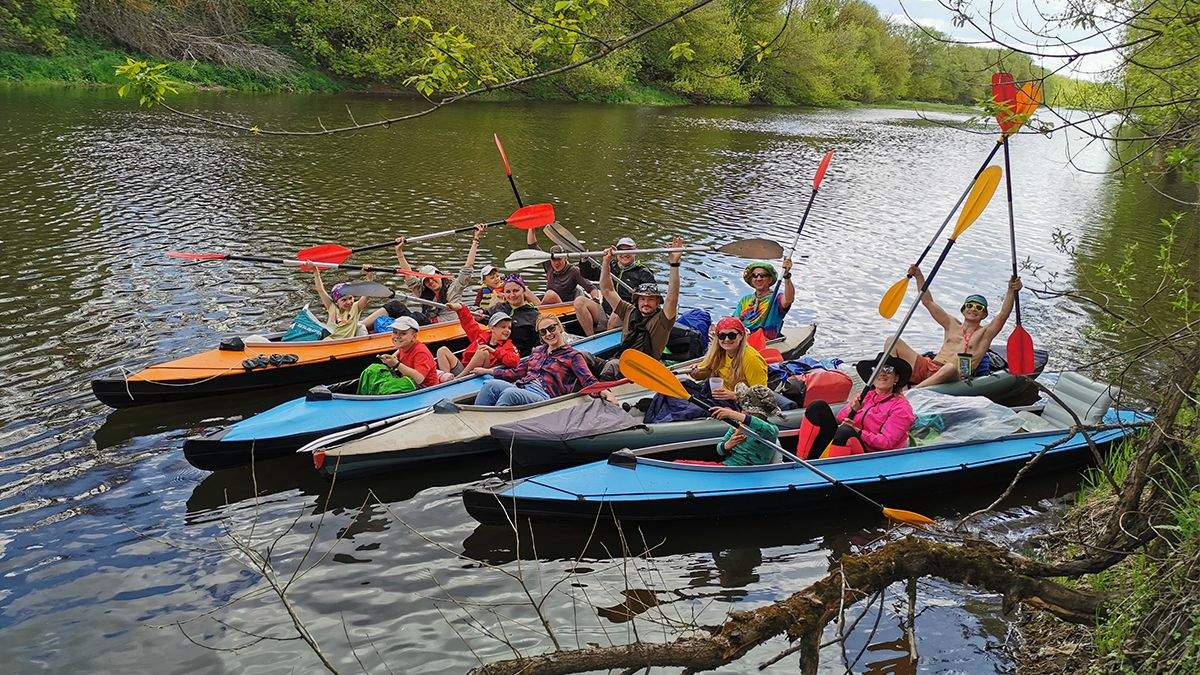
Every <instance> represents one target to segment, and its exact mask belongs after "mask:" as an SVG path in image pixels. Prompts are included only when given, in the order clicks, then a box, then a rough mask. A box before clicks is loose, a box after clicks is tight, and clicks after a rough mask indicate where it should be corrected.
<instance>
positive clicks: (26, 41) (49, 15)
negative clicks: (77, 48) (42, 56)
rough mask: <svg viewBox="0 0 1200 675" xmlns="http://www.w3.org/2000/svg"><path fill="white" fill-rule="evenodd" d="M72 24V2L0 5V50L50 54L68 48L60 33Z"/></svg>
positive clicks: (29, 0) (18, 0)
mask: <svg viewBox="0 0 1200 675" xmlns="http://www.w3.org/2000/svg"><path fill="white" fill-rule="evenodd" d="M74 22H75V0H3V1H0V49H19V50H22V51H33V52H44V53H48V54H53V53H55V52H58V51H60V50H62V48H63V47H65V46H66V44H67V36H66V35H65V34H64V33H63V29H64V28H66V27H69V26H70V25H72V24H73V23H74Z"/></svg>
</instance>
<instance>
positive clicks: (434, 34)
mask: <svg viewBox="0 0 1200 675" xmlns="http://www.w3.org/2000/svg"><path fill="white" fill-rule="evenodd" d="M397 25H400V26H406V27H407V28H408V29H409V30H410V31H413V32H414V33H418V34H421V35H423V37H424V40H425V54H424V56H422V57H421V58H418V59H417V60H416V61H415V62H414V63H413V66H414V67H415V68H416V69H417V71H418V72H417V74H416V75H412V76H410V77H408V78H406V79H405V80H404V84H406V85H411V86H413V87H415V88H416V90H417V91H419V92H421V93H422V94H424V95H425V96H432V95H433V93H434V92H452V93H461V92H464V91H466V90H467V89H470V88H475V87H480V86H482V85H487V84H495V83H496V82H498V81H499V80H498V79H497V78H496V76H495V75H494V74H493V73H492V66H491V64H490V63H489V62H488V61H486V60H483V59H480V58H478V52H477V51H476V48H475V44H474V43H472V42H471V41H470V40H468V39H467V37H466V36H465V35H463V33H462V31H460V30H458V26H451V27H450V28H449V29H447V30H444V31H437V30H433V24H432V23H431V22H430V21H429V19H426V18H424V17H420V16H409V17H404V18H401V19H400V20H399V21H397Z"/></svg>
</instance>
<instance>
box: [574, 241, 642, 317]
mask: <svg viewBox="0 0 1200 675" xmlns="http://www.w3.org/2000/svg"><path fill="white" fill-rule="evenodd" d="M615 248H616V254H615V256H614V257H613V260H612V262H610V263H608V264H607V265H605V267H607V268H608V269H609V270H610V271H611V272H612V275H613V279H614V281H613V283H614V284H615V285H616V287H617V295H619V296H621V299H622V300H624V301H625V302H628V303H632V302H633V289H635V288H637V287H638V286H641V285H642V284H657V283H658V279H656V278H655V277H654V272H652V271H650V269H649V268H648V267H646V266H645V265H643V264H642V263H640V262H638V259H637V254H636V253H621V251H629V250H632V249H635V248H637V244H636V243H635V242H634V241H633V239H631V238H629V237H621V238H620V239H618V240H617V245H616V247H615ZM596 269H597V272H598V274H597V275H596V278H595V279H593V281H599V280H600V274H603V270H601V269H600V268H599V267H597V268H596ZM588 278H589V279H591V277H588ZM602 309H603V310H604V311H605V312H606V313H607V314H608V329H609V330H612V329H614V328H620V327H621V317H619V316H617V315H616V313H614V312H613V306H612V305H610V304H609V303H608V301H607V300H606V301H605V302H604V305H603V307H602Z"/></svg>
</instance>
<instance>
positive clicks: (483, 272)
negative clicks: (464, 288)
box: [479, 265, 500, 280]
mask: <svg viewBox="0 0 1200 675" xmlns="http://www.w3.org/2000/svg"><path fill="white" fill-rule="evenodd" d="M498 271H500V268H498V267H496V266H495V265H484V266H483V269H482V270H479V279H480V280H482V279H483V278H484V277H486V276H487V275H489V274H491V273H492V272H498Z"/></svg>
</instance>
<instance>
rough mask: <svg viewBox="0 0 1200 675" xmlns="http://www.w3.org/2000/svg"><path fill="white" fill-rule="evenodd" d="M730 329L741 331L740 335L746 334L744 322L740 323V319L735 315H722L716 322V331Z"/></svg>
mask: <svg viewBox="0 0 1200 675" xmlns="http://www.w3.org/2000/svg"><path fill="white" fill-rule="evenodd" d="M731 330H736V331H737V332H739V333H741V334H742V335H745V334H746V324H744V323H742V320H741V319H739V318H737V317H736V316H726V317H722V318H721V320H720V321H718V322H717V327H716V332H718V333H721V332H724V331H731Z"/></svg>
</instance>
